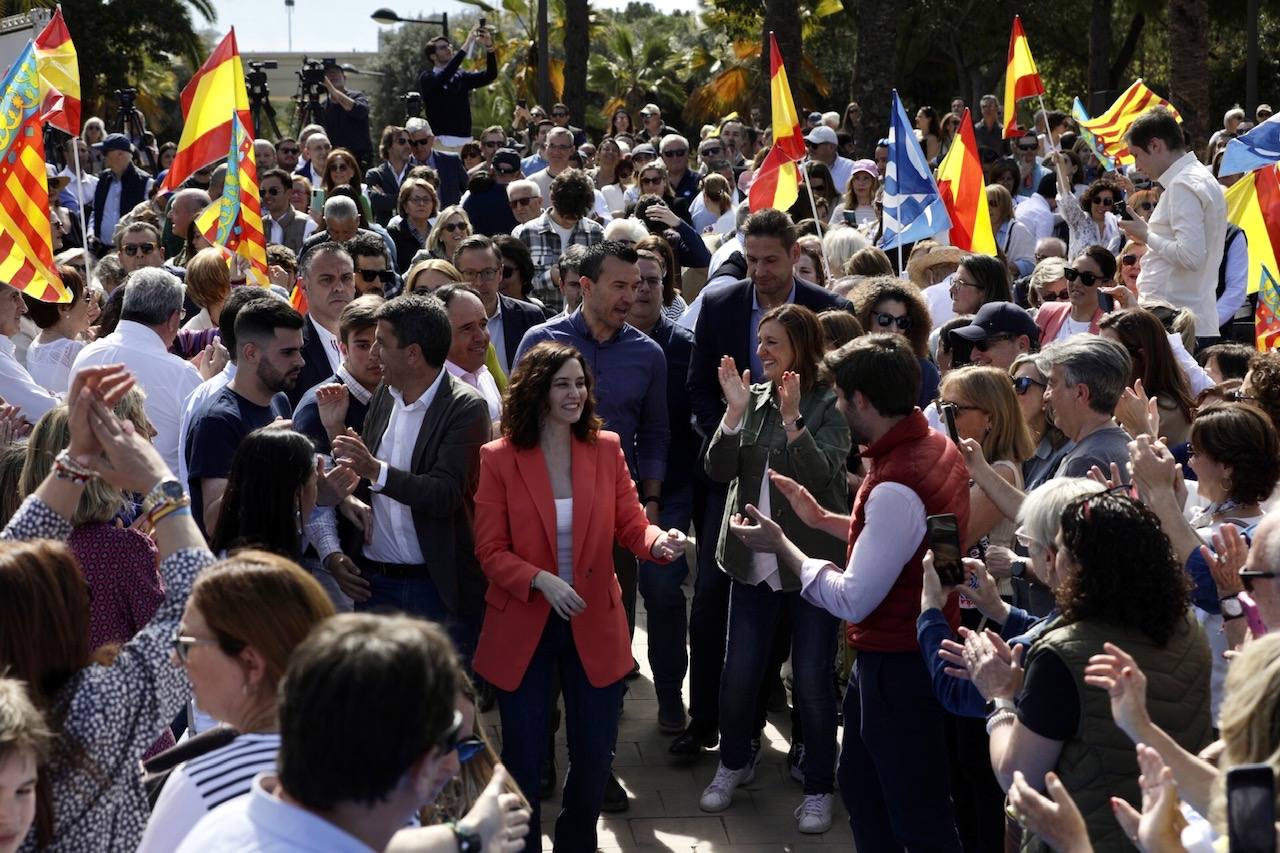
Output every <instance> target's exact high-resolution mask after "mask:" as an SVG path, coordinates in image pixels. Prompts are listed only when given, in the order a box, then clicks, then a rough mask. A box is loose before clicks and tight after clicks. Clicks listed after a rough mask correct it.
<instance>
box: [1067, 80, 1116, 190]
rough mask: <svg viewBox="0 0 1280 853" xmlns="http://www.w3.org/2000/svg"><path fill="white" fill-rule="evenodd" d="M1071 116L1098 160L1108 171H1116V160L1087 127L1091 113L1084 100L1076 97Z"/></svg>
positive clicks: (1081, 136)
mask: <svg viewBox="0 0 1280 853" xmlns="http://www.w3.org/2000/svg"><path fill="white" fill-rule="evenodd" d="M1071 117H1072V118H1073V119H1075V120H1076V125H1077V127H1078V128H1079V130H1080V138H1081V139H1083V140H1084V142H1085V144H1086V145H1088V146H1089V150H1090V151H1092V152H1093V156H1094V157H1097V158H1098V162H1099V163H1100V164H1102V168H1103V170H1104V171H1107V172H1114V171H1115V169H1116V161H1115V160H1113V159H1111V158H1110V157H1108V156H1107V152H1105V151H1103V150H1102V146H1101V145H1099V144H1098V140H1097V138H1096V137H1095V136H1094V135H1093V134H1092V133H1090V132H1089V131H1088V130H1086V129H1085V123H1086V122H1088V121H1089V113H1088V111H1087V110H1085V108H1084V101H1082V100H1080V99H1079V98H1076V99H1075V101H1074V102H1073V103H1072V104H1071Z"/></svg>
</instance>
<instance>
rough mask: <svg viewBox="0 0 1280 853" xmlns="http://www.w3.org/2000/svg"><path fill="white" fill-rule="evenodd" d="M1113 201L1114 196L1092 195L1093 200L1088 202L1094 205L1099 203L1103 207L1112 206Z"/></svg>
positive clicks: (1114, 201)
mask: <svg viewBox="0 0 1280 853" xmlns="http://www.w3.org/2000/svg"><path fill="white" fill-rule="evenodd" d="M1115 203H1116V200H1115V199H1114V198H1109V197H1103V196H1094V197H1093V201H1092V202H1090V204H1094V205H1098V204H1100V205H1102V206H1103V207H1114V206H1115Z"/></svg>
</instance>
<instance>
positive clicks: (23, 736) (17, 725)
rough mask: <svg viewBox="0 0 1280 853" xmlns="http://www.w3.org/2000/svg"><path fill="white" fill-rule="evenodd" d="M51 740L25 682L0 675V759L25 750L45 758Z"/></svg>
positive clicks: (38, 759)
mask: <svg viewBox="0 0 1280 853" xmlns="http://www.w3.org/2000/svg"><path fill="white" fill-rule="evenodd" d="M52 740H53V735H52V733H51V732H50V731H49V727H48V726H47V725H45V721H44V716H43V715H42V714H41V713H40V710H39V709H38V708H36V706H35V704H34V703H33V702H32V701H31V697H30V696H28V695H27V685H26V683H25V682H23V681H22V680H21V679H17V678H11V677H8V676H6V677H0V761H3V760H5V759H7V758H8V757H9V756H11V755H14V754H17V753H22V752H26V753H31V754H32V755H33V756H34V757H35V759H36V760H37V761H38V762H40V761H43V759H44V758H45V757H46V756H47V755H48V753H49V745H50V743H51V742H52Z"/></svg>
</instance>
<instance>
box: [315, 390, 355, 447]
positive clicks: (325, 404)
mask: <svg viewBox="0 0 1280 853" xmlns="http://www.w3.org/2000/svg"><path fill="white" fill-rule="evenodd" d="M350 405H351V393H350V392H349V391H348V390H347V386H346V385H343V384H342V383H341V382H332V383H329V384H327V385H318V386H316V412H317V413H318V414H319V415H320V424H321V426H323V427H324V431H325V432H326V433H328V434H329V440H330V441H332V440H333V439H334V437H336V436H339V435H342V433H343V431H344V430H345V429H346V428H347V423H346V421H347V409H348V408H349V407H350Z"/></svg>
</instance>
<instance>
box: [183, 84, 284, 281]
mask: <svg viewBox="0 0 1280 853" xmlns="http://www.w3.org/2000/svg"><path fill="white" fill-rule="evenodd" d="M242 85H243V84H242ZM231 134H232V135H231V140H232V142H231V148H230V151H229V154H228V156H227V177H226V182H225V183H224V184H223V188H222V197H221V198H220V199H219V200H218V201H219V203H218V204H217V205H216V206H214V205H210V206H209V208H208V209H207V210H205V212H204V213H202V214H201V215H200V218H199V219H197V220H196V230H197V231H199V232H200V233H201V234H203V235H204V236H205V238H206V239H208V240H209V242H210V243H214V244H215V245H218V246H225V247H226V248H227V249H228V250H229V251H230V252H232V253H233V255H238V256H240V257H242V258H244V259H245V260H247V261H248V262H249V263H248V277H249V279H250V280H251V281H252V282H253V283H254V284H258V285H261V286H263V287H266V286H267V285H268V284H270V283H271V282H270V280H269V279H268V277H267V241H266V239H265V238H264V236H263V232H262V199H261V196H260V194H259V192H258V164H257V157H256V156H255V155H254V151H253V137H252V136H251V135H250V134H249V132H248V130H247V129H246V128H245V127H244V125H242V124H241V123H240V117H239V116H238V115H236V114H235V113H232V114H231ZM228 260H231V259H230V258H229V259H228Z"/></svg>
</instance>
